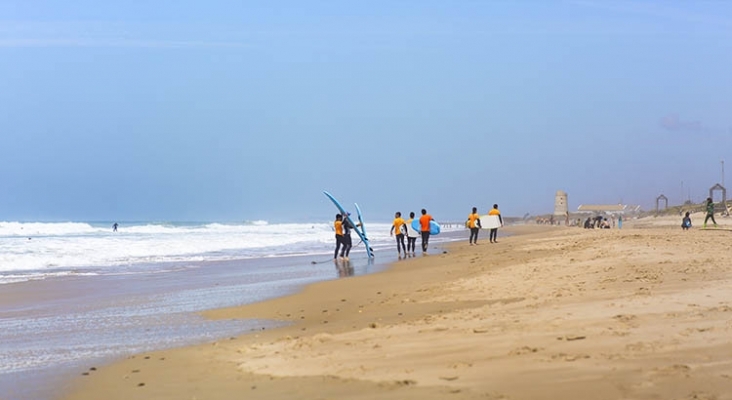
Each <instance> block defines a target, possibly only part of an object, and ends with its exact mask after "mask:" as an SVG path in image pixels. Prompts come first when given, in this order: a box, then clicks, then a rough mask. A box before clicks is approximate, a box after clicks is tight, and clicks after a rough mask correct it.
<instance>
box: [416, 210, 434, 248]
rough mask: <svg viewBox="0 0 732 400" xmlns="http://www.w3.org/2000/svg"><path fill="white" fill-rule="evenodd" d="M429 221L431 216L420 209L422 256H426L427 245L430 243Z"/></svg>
mask: <svg viewBox="0 0 732 400" xmlns="http://www.w3.org/2000/svg"><path fill="white" fill-rule="evenodd" d="M430 221H432V216H431V215H429V214H427V210H425V209H424V208H423V209H422V216H421V217H419V227H420V228H421V229H420V233H421V234H422V254H427V245H428V244H429V241H430Z"/></svg>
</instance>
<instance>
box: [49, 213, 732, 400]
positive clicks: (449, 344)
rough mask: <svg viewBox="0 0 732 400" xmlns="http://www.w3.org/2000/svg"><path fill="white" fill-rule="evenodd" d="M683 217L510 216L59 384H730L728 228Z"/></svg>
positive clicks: (368, 392) (553, 390) (262, 391)
mask: <svg viewBox="0 0 732 400" xmlns="http://www.w3.org/2000/svg"><path fill="white" fill-rule="evenodd" d="M720 219H721V218H720ZM695 222H697V223H700V222H701V221H700V220H699V219H698V218H697V219H695ZM720 222H722V223H723V224H725V223H726V224H728V225H732V223H730V221H729V219H724V220H723V221H720ZM679 225H680V218H676V217H667V218H665V219H664V218H659V219H649V220H642V221H637V222H636V221H628V222H626V224H625V226H624V229H623V230H584V229H579V228H563V227H542V226H527V227H517V228H514V231H515V232H516V233H519V234H518V235H516V236H512V237H508V238H500V240H499V243H498V244H489V243H487V241H485V240H482V241H481V242H482V243H481V244H480V245H478V246H468V245H467V239H466V241H465V242H464V243H459V244H454V245H451V246H450V247H449V252H448V253H447V254H432V255H430V256H428V257H417V258H416V259H408V260H404V261H400V262H397V263H396V264H395V265H394V266H393V267H392V268H390V269H389V270H388V271H385V272H382V273H377V274H372V275H366V276H359V277H353V278H348V279H343V280H337V281H328V282H321V283H316V284H313V285H310V286H308V287H307V288H305V289H304V290H303V291H301V292H299V293H296V294H294V295H291V296H287V297H282V298H277V299H273V300H269V301H266V302H262V303H257V304H252V305H248V306H243V307H233V308H226V309H219V310H212V311H209V312H206V313H205V315H206V316H207V317H209V318H214V319H244V318H266V319H276V320H281V321H287V322H291V324H290V325H289V326H286V327H283V328H277V329H272V330H264V331H261V332H259V333H257V334H249V335H244V336H241V337H237V338H234V337H232V338H229V339H227V340H220V341H217V342H215V343H208V344H205V345H198V346H192V347H186V348H181V349H174V350H166V351H159V352H149V353H144V354H138V355H135V356H134V357H130V358H128V359H125V360H122V361H120V362H117V363H114V364H112V365H108V366H96V367H97V368H96V370H94V371H88V370H87V371H83V372H84V373H87V375H83V376H81V373H82V371H79V374H80V376H79V378H78V379H76V380H75V381H74V383H73V388H72V389H71V390H70V391H69V392H68V393H67V394H66V395H65V396H63V398H64V399H99V398H107V399H133V398H134V399H240V398H248V399H258V398H261V399H291V398H308V399H309V398H313V399H319V398H322V399H328V398H332V399H344V398H348V399H444V398H452V399H557V398H563V399H619V398H628V399H630V398H632V399H729V398H732V360H731V359H730V354H732V344H730V341H729V340H728V338H729V335H730V329H732V322H731V321H732V319H731V318H730V317H732V294H731V293H730V288H732V262H731V261H732V253H731V252H730V251H729V242H730V240H732V232H729V231H725V230H721V229H720V230H715V231H712V230H706V231H703V230H698V229H694V230H692V231H689V232H683V231H681V229H680V228H679ZM466 236H467V233H466ZM481 236H482V238H481V239H485V236H487V235H486V234H485V233H484V232H481Z"/></svg>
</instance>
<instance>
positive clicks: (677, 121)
mask: <svg viewBox="0 0 732 400" xmlns="http://www.w3.org/2000/svg"><path fill="white" fill-rule="evenodd" d="M660 125H661V127H662V128H664V129H666V130H668V131H671V132H707V131H709V129H708V128H707V127H705V126H704V125H703V124H702V123H701V121H684V120H682V119H681V118H679V115H678V114H675V113H672V114H668V115H666V116H665V117H663V118H661V121H660Z"/></svg>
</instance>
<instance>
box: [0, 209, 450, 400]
mask: <svg viewBox="0 0 732 400" xmlns="http://www.w3.org/2000/svg"><path fill="white" fill-rule="evenodd" d="M368 228H369V230H368V234H369V239H370V242H371V243H370V244H371V247H372V248H374V249H375V250H376V252H377V260H380V261H379V262H381V263H384V262H391V261H394V260H395V257H394V256H395V252H394V251H393V250H394V239H393V238H391V237H390V235H389V231H390V224H386V223H381V224H379V223H374V224H369V226H368ZM353 238H354V244H355V245H356V246H355V247H354V250H353V252H352V254H351V260H352V263H353V266H354V269H353V271H351V273H355V274H365V273H369V272H372V271H374V270H377V269H378V268H379V265H378V264H373V263H371V262H369V260H368V259H367V258H366V255H365V251H364V246H363V244H359V240H358V236H356V235H353ZM441 238H444V239H442V240H445V239H448V237H446V236H442V237H439V236H438V237H435V238H433V240H434V241H435V242H439V240H440V239H441ZM418 245H419V244H418ZM333 246H334V233H333V229H332V224H331V223H324V222H321V223H301V224H269V223H267V222H265V221H253V222H246V223H226V224H224V223H155V222H142V223H129V222H127V223H120V224H119V227H118V231H117V232H113V230H112V227H111V223H88V222H65V223H40V222H38V223H35V222H22V223H21V222H0V399H3V400H20V399H39V400H42V399H51V398H53V392H55V390H52V391H50V392H49V388H53V387H54V383H53V382H57V384H59V385H60V384H61V382H62V381H64V380H65V378H68V376H70V375H78V373H79V371H81V370H83V369H84V368H88V366H89V365H91V364H94V363H98V362H102V361H104V360H109V359H113V358H117V357H121V356H124V355H127V354H133V353H139V352H144V351H148V350H153V349H161V348H168V347H174V346H181V345H188V344H194V343H201V342H206V341H212V340H216V339H219V338H225V337H228V336H233V335H237V334H241V333H245V332H248V331H255V330H261V329H268V328H271V327H275V326H277V325H278V324H280V323H279V322H277V321H260V320H229V321H208V320H205V319H203V318H202V317H200V316H199V315H198V314H197V312H199V311H202V310H207V309H212V308H218V307H227V306H234V305H240V304H246V303H252V302H256V301H261V300H264V299H267V298H271V297H276V296H281V295H284V294H287V293H290V292H293V291H294V290H297V289H298V288H299V287H302V286H303V285H305V284H308V283H312V282H316V281H322V280H327V279H335V278H338V277H339V276H343V271H342V270H339V269H338V268H336V267H334V264H333V262H332V258H333V253H332V252H333ZM387 249H388V251H387ZM40 382H44V384H43V385H39V383H40ZM49 382H51V383H50V384H49Z"/></svg>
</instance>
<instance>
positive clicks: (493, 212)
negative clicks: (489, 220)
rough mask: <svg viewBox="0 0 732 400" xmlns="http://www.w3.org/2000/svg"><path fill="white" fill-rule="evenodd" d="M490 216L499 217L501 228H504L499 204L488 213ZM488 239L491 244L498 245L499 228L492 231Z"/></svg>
mask: <svg viewBox="0 0 732 400" xmlns="http://www.w3.org/2000/svg"><path fill="white" fill-rule="evenodd" d="M488 215H497V216H498V220H499V221H500V222H501V226H503V217H501V212H500V211H498V204H494V205H493V208H492V209H491V210H490V211H489V212H488ZM488 239H489V240H490V242H491V243H498V240H497V239H498V228H492V229H491V232H490V234H489V235H488Z"/></svg>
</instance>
